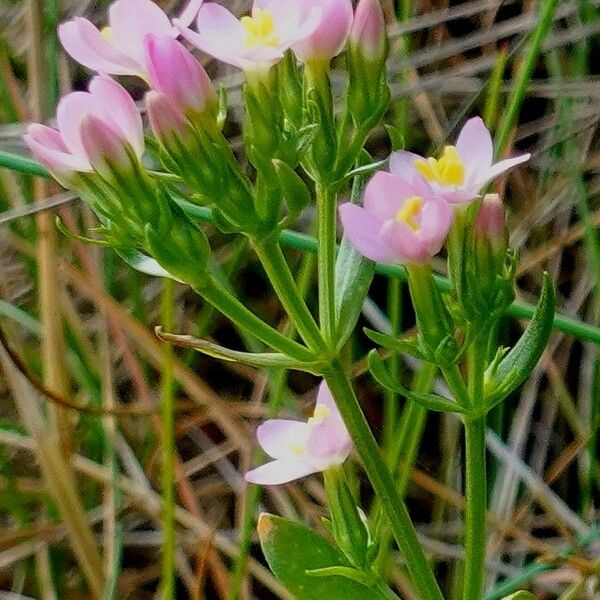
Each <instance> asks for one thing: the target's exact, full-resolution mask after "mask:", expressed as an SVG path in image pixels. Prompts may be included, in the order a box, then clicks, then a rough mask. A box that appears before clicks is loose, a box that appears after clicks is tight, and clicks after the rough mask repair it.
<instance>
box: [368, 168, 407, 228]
mask: <svg viewBox="0 0 600 600" xmlns="http://www.w3.org/2000/svg"><path fill="white" fill-rule="evenodd" d="M415 195H417V193H416V191H415V188H414V187H413V186H412V185H411V184H410V183H409V182H408V181H407V180H406V179H404V178H403V177H399V176H398V175H392V174H391V173H386V172H385V171H379V172H378V173H375V175H374V176H373V177H371V179H370V181H369V183H368V184H367V187H366V188H365V198H364V203H363V204H364V207H365V210H367V211H368V212H369V213H371V214H373V215H375V216H376V217H377V218H379V219H381V220H382V221H388V220H389V219H394V218H395V216H396V213H397V212H398V210H399V209H400V208H401V206H402V203H403V201H404V200H405V199H406V198H409V197H410V196H415Z"/></svg>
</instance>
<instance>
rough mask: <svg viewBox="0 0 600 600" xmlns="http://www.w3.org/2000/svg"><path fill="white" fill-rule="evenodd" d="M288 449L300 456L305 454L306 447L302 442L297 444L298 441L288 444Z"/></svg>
mask: <svg viewBox="0 0 600 600" xmlns="http://www.w3.org/2000/svg"><path fill="white" fill-rule="evenodd" d="M290 451H291V452H292V454H296V455H297V456H302V455H303V454H306V448H305V447H304V445H303V444H299V443H298V442H296V443H295V444H292V445H291V446H290Z"/></svg>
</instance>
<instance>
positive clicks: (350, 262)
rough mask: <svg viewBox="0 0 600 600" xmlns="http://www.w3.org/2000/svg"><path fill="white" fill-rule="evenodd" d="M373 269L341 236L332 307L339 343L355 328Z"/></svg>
mask: <svg viewBox="0 0 600 600" xmlns="http://www.w3.org/2000/svg"><path fill="white" fill-rule="evenodd" d="M374 273H375V265H374V263H373V262H371V261H370V260H366V259H365V258H364V257H363V256H362V255H361V254H360V253H359V252H358V251H357V250H356V249H355V248H354V246H352V244H351V243H350V242H349V241H348V240H347V239H346V237H345V236H344V238H343V239H342V243H341V244H340V250H339V253H338V256H337V261H336V264H335V298H336V307H335V308H336V320H337V327H338V339H339V340H341V343H344V342H345V341H346V340H347V339H348V336H349V335H350V334H351V333H352V332H353V331H354V327H355V326H356V322H357V321H358V317H359V316H360V311H361V309H362V305H363V302H364V300H365V298H366V297H367V294H368V293H369V288H370V287H371V281H373V275H374Z"/></svg>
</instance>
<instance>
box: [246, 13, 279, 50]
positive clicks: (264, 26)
mask: <svg viewBox="0 0 600 600" xmlns="http://www.w3.org/2000/svg"><path fill="white" fill-rule="evenodd" d="M240 23H241V24H242V27H243V28H244V29H245V30H246V32H247V33H246V39H245V41H244V43H245V45H246V48H263V47H265V46H271V47H272V46H277V45H278V44H279V38H278V37H277V34H276V32H275V22H274V21H273V15H272V14H271V13H270V12H269V11H268V10H266V9H264V8H255V9H254V10H253V11H252V16H251V17H242V18H241V20H240Z"/></svg>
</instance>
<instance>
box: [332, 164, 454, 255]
mask: <svg viewBox="0 0 600 600" xmlns="http://www.w3.org/2000/svg"><path fill="white" fill-rule="evenodd" d="M339 210H340V218H341V220H342V226H343V227H344V234H345V235H346V237H347V238H348V239H349V240H350V242H351V243H352V245H353V246H354V247H355V248H356V249H357V250H358V251H359V252H360V253H361V254H362V255H363V256H366V257H367V258H370V259H371V260H373V261H376V262H382V263H405V262H408V263H417V264H420V263H424V262H427V261H428V260H429V259H430V258H431V257H432V256H433V255H435V254H437V253H438V252H439V251H440V249H441V247H442V245H443V243H444V240H445V239H446V235H447V233H448V230H449V229H450V225H451V223H452V207H451V206H450V205H449V204H448V203H447V202H446V201H445V200H444V199H443V198H441V197H440V196H437V195H435V194H432V193H431V189H430V188H429V186H428V185H427V184H426V183H425V182H423V181H420V180H419V179H414V180H413V181H412V182H410V181H408V180H406V179H404V178H403V177H400V176H399V175H394V174H392V173H384V172H379V173H376V174H375V175H374V176H373V177H372V178H371V180H370V181H369V183H368V184H367V187H366V189H365V197H364V207H361V206H358V205H357V204H352V203H351V202H347V203H346V204H342V205H341V206H340V209H339Z"/></svg>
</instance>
